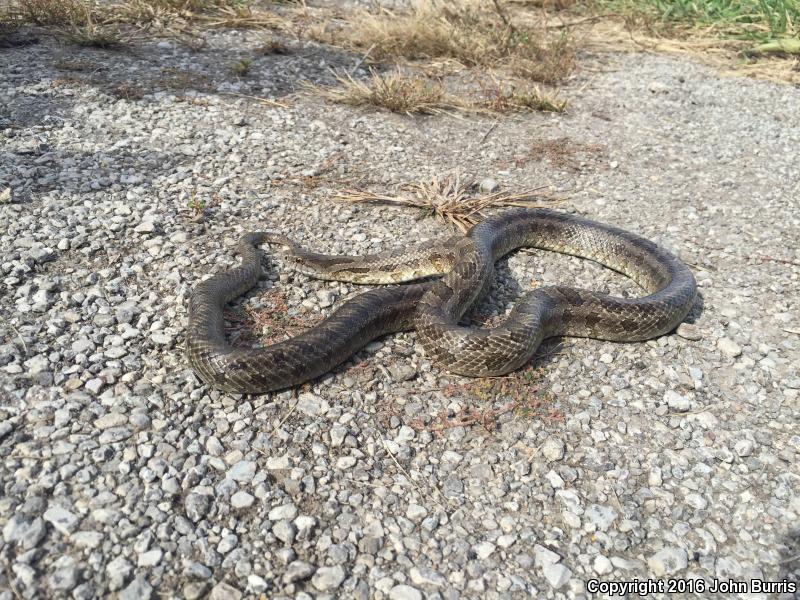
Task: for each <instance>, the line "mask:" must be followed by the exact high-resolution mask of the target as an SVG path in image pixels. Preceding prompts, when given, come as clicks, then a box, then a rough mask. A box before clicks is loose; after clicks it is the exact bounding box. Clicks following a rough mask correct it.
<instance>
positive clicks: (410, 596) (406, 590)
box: [389, 584, 422, 600]
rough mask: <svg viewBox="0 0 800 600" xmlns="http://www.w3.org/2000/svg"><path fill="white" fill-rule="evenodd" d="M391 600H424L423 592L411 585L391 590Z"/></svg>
mask: <svg viewBox="0 0 800 600" xmlns="http://www.w3.org/2000/svg"><path fill="white" fill-rule="evenodd" d="M389 599H390V600H422V592H420V591H419V590H418V589H417V588H414V587H411V586H410V585H405V584H400V585H396V586H394V587H393V588H392V589H391V590H389Z"/></svg>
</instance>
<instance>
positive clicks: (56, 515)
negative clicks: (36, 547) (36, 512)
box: [43, 506, 78, 535]
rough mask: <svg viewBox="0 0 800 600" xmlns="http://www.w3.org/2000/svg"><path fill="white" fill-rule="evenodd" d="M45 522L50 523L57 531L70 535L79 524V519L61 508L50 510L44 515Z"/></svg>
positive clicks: (56, 507) (55, 507)
mask: <svg viewBox="0 0 800 600" xmlns="http://www.w3.org/2000/svg"><path fill="white" fill-rule="evenodd" d="M43 516H44V520H45V521H47V522H48V523H50V524H51V525H52V526H53V527H54V528H55V529H56V531H59V532H61V533H63V534H64V535H69V534H70V533H72V530H73V529H75V525H77V524H78V517H76V516H75V515H73V514H72V513H71V512H69V511H68V510H66V509H64V508H61V507H60V506H54V507H52V508H49V509H48V510H47V511H45V513H44V515H43Z"/></svg>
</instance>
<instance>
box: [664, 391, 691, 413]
mask: <svg viewBox="0 0 800 600" xmlns="http://www.w3.org/2000/svg"><path fill="white" fill-rule="evenodd" d="M664 402H666V403H667V406H669V408H670V410H673V411H675V412H686V411H687V410H689V409H690V408H691V407H692V404H691V402H690V401H689V399H688V398H687V397H686V396H683V395H681V394H679V393H678V392H676V391H674V390H667V391H666V392H664Z"/></svg>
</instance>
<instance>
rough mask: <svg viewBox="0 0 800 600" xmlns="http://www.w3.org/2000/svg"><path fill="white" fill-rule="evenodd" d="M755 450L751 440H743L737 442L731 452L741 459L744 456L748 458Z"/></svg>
mask: <svg viewBox="0 0 800 600" xmlns="http://www.w3.org/2000/svg"><path fill="white" fill-rule="evenodd" d="M754 449H755V443H753V441H752V440H748V439H746V438H745V439H743V440H739V441H738V442H736V443H735V444H734V445H733V451H734V452H736V454H738V455H739V456H741V457H742V458H744V457H746V456H750V455H751V454H752V453H753V450H754Z"/></svg>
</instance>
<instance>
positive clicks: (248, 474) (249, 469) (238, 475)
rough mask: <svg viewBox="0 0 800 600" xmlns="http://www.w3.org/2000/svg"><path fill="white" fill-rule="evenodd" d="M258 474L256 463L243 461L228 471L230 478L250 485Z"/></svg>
mask: <svg viewBox="0 0 800 600" xmlns="http://www.w3.org/2000/svg"><path fill="white" fill-rule="evenodd" d="M255 474H256V463H254V462H252V461H249V460H241V461H239V462H237V463H236V464H235V465H233V466H232V467H231V468H230V469H228V477H229V478H230V479H233V480H234V481H238V482H239V483H249V482H250V481H252V480H253V477H254V476H255Z"/></svg>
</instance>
